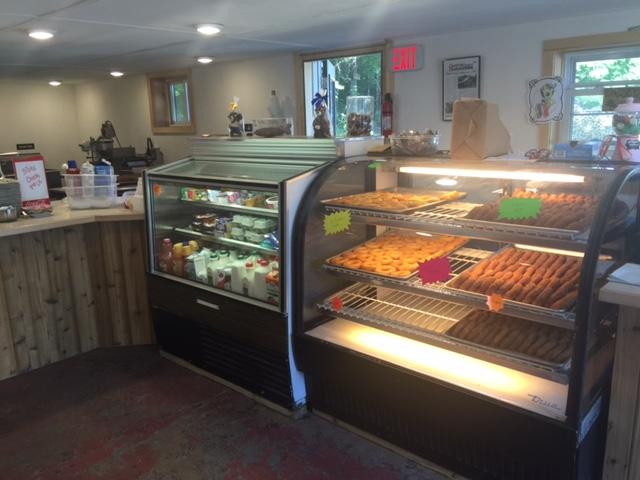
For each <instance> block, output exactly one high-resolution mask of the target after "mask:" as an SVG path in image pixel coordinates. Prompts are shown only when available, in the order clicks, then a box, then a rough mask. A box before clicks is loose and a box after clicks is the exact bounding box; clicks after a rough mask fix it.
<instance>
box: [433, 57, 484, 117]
mask: <svg viewBox="0 0 640 480" xmlns="http://www.w3.org/2000/svg"><path fill="white" fill-rule="evenodd" d="M463 97H464V98H480V57H479V56H474V57H460V58H448V59H446V60H444V61H443V62H442V120H444V121H451V120H452V119H453V102H455V101H456V100H458V99H460V98H463Z"/></svg>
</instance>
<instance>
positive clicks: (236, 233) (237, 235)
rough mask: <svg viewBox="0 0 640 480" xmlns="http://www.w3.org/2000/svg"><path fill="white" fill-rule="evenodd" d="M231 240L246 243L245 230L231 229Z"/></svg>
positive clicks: (240, 228) (239, 228)
mask: <svg viewBox="0 0 640 480" xmlns="http://www.w3.org/2000/svg"><path fill="white" fill-rule="evenodd" d="M231 238H233V239H234V240H239V241H241V242H244V229H243V228H242V227H233V228H232V229H231Z"/></svg>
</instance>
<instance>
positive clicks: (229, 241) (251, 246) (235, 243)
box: [167, 227, 279, 255]
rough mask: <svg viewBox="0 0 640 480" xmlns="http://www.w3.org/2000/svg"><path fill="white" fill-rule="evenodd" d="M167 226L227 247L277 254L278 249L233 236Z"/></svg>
mask: <svg viewBox="0 0 640 480" xmlns="http://www.w3.org/2000/svg"><path fill="white" fill-rule="evenodd" d="M167 228H168V229H170V230H172V231H174V232H178V233H182V234H184V235H189V236H191V237H196V238H201V239H202V240H206V241H209V242H213V243H218V244H220V245H227V246H229V247H236V248H241V249H243V250H251V251H256V252H260V253H264V254H266V255H278V254H279V252H278V250H275V249H273V248H268V247H263V246H261V245H257V244H255V243H250V242H242V241H240V240H234V239H233V238H226V237H216V236H214V235H208V234H206V233H202V232H197V231H195V230H191V229H190V228H177V227H176V228H171V227H167Z"/></svg>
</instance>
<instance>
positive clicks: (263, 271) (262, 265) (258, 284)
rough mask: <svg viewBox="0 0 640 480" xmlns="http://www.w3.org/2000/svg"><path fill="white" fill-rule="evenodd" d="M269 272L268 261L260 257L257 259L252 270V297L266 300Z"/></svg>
mask: <svg viewBox="0 0 640 480" xmlns="http://www.w3.org/2000/svg"><path fill="white" fill-rule="evenodd" d="M269 272H271V267H270V266H269V261H268V260H265V259H264V258H261V259H260V260H258V265H257V266H256V268H255V270H254V277H253V284H254V287H253V295H251V296H252V297H253V298H256V299H258V300H263V301H266V300H267V274H268V273H269Z"/></svg>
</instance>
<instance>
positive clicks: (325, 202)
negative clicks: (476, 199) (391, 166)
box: [320, 187, 467, 214]
mask: <svg viewBox="0 0 640 480" xmlns="http://www.w3.org/2000/svg"><path fill="white" fill-rule="evenodd" d="M377 191H378V192H393V193H408V194H413V195H443V194H445V193H453V192H454V190H416V189H415V188H402V187H393V188H385V189H383V190H377ZM455 191H456V192H457V190H455ZM366 193H374V192H363V193H356V194H353V195H345V196H342V197H334V198H329V199H326V200H321V202H320V203H322V204H323V205H325V206H327V207H339V208H347V209H348V208H354V209H358V210H367V211H371V212H386V213H399V214H403V213H411V212H415V211H417V210H423V209H425V208H431V207H436V206H438V205H442V204H444V203H447V202H452V201H456V200H460V199H461V198H464V197H466V196H467V193H466V192H458V194H459V195H460V196H459V197H457V198H448V199H445V200H438V201H436V202H430V203H425V204H422V205H418V206H416V207H411V208H405V209H402V210H394V209H390V208H371V207H363V206H360V205H344V204H340V203H335V202H336V200H344V199H346V198H353V197H357V196H359V195H363V194H366Z"/></svg>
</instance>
